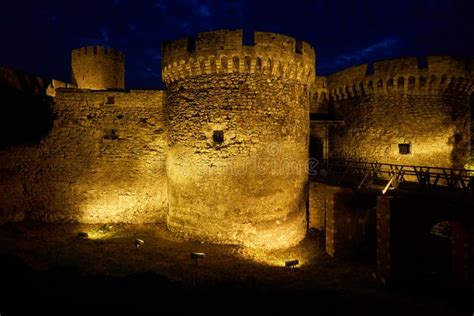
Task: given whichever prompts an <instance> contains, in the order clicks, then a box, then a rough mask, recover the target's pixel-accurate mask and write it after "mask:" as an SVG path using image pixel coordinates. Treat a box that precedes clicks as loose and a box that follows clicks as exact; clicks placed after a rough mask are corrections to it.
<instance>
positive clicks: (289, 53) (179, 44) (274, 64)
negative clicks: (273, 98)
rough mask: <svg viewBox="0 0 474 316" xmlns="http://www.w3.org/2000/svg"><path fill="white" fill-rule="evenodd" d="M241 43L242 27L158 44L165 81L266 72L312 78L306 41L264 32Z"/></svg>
mask: <svg viewBox="0 0 474 316" xmlns="http://www.w3.org/2000/svg"><path fill="white" fill-rule="evenodd" d="M253 42H254V44H253V45H250V46H248V45H244V44H243V34H242V30H221V31H215V32H206V33H199V34H198V36H197V39H196V40H194V39H192V38H190V37H185V38H181V39H179V40H176V41H171V42H164V43H163V44H162V53H163V61H162V74H163V81H164V82H165V83H169V82H173V81H177V80H180V79H183V78H189V77H196V76H201V75H206V74H226V73H251V74H258V73H259V74H266V75H269V76H277V77H283V78H290V79H295V80H300V81H303V82H304V83H311V82H313V81H314V79H315V58H316V57H315V51H314V49H313V48H312V47H311V46H310V45H309V44H308V43H306V42H303V41H297V40H295V39H294V38H292V37H289V36H285V35H280V34H275V33H265V32H255V33H254V41H253Z"/></svg>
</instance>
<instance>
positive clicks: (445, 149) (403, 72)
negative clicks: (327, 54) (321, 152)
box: [327, 56, 473, 168]
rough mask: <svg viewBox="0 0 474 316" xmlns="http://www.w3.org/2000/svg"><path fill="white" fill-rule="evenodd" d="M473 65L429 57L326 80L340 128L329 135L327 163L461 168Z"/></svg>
mask: <svg viewBox="0 0 474 316" xmlns="http://www.w3.org/2000/svg"><path fill="white" fill-rule="evenodd" d="M472 65H473V64H472V60H468V59H462V58H454V57H449V56H429V57H427V58H426V64H423V65H419V63H418V59H417V58H416V57H409V58H400V59H391V60H384V61H379V62H375V63H374V64H373V71H372V73H368V71H367V70H368V65H367V64H364V65H359V66H356V67H352V68H349V69H345V70H342V71H340V72H338V73H335V74H333V75H330V76H329V77H328V79H327V80H328V84H329V92H330V102H331V103H332V106H334V109H335V112H336V114H337V115H338V116H339V118H341V119H343V120H344V121H345V124H344V125H343V126H342V127H337V128H335V129H334V130H332V131H331V133H330V138H331V143H332V150H331V154H332V156H333V157H334V158H345V159H352V160H365V161H370V162H373V161H378V162H382V163H396V164H406V165H423V166H425V165H428V166H437V167H448V168H450V167H454V168H462V167H464V166H465V165H466V163H468V162H469V160H470V138H471V137H470V134H471V133H470V128H471V118H470V107H469V97H470V94H471V93H472V91H473V85H472V69H473V67H472Z"/></svg>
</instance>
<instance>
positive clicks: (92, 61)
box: [71, 46, 125, 90]
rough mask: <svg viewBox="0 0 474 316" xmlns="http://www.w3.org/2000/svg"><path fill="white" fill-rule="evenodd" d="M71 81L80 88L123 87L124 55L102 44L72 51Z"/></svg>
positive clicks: (103, 88) (102, 88)
mask: <svg viewBox="0 0 474 316" xmlns="http://www.w3.org/2000/svg"><path fill="white" fill-rule="evenodd" d="M71 68H72V69H71V70H72V82H73V83H74V84H75V85H77V86H78V87H79V88H82V89H92V90H106V89H124V87H125V56H124V54H123V53H122V52H120V51H118V50H116V49H113V48H107V47H102V46H87V47H82V48H78V49H75V50H73V51H72V54H71Z"/></svg>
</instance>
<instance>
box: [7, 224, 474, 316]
mask: <svg viewBox="0 0 474 316" xmlns="http://www.w3.org/2000/svg"><path fill="white" fill-rule="evenodd" d="M81 231H84V232H87V233H88V234H89V238H88V239H87V240H82V239H79V238H78V237H77V235H78V233H79V232H81ZM136 238H139V239H142V240H144V242H145V243H144V244H143V245H142V246H140V247H139V248H136V247H135V239H136ZM191 252H204V253H205V254H206V256H205V258H204V259H202V260H200V263H199V265H198V266H196V265H195V262H194V260H192V259H191V258H190V253H191ZM292 259H298V260H300V263H301V264H300V265H299V266H298V267H297V268H295V269H288V268H285V267H284V262H285V261H286V260H292ZM370 261H373V260H365V261H364V260H361V259H345V260H337V259H334V258H331V257H329V256H327V255H326V254H325V252H324V242H323V240H322V236H318V235H317V234H314V233H313V234H310V236H308V237H307V238H306V239H305V240H303V241H302V242H301V243H300V244H299V245H298V246H297V247H293V248H290V249H287V250H285V251H273V252H268V253H264V252H262V251H255V250H248V249H243V248H239V247H236V246H222V245H213V244H207V243H200V242H192V241H187V240H184V239H181V238H179V237H177V236H174V235H173V234H171V233H170V232H169V231H168V230H167V229H166V227H165V226H164V225H139V226H137V225H124V224H122V225H121V224H106V225H84V224H60V225H53V224H39V223H20V224H4V225H1V226H0V262H1V269H0V277H1V280H2V284H3V286H2V287H3V289H4V290H6V291H5V293H7V294H5V295H2V296H1V299H0V314H1V315H2V316H4V315H16V314H22V312H25V310H26V309H27V308H30V307H34V308H35V309H36V310H38V311H40V310H41V311H46V312H49V313H54V312H58V313H60V314H63V312H64V311H65V310H64V309H65V308H67V311H68V314H71V313H73V312H77V313H80V314H84V313H86V314H91V313H94V312H98V313H99V314H104V313H105V314H109V313H108V312H113V314H119V313H120V312H124V313H125V314H136V313H145V312H146V313H148V312H151V313H155V314H156V312H160V311H161V312H163V314H164V315H165V314H170V313H185V312H186V313H188V314H189V313H191V314H193V313H198V312H205V313H212V312H215V313H216V314H219V315H226V314H243V313H244V314H246V313H248V312H249V311H253V312H258V313H259V314H288V313H295V312H297V311H301V312H305V313H306V311H312V314H313V313H314V314H317V315H319V314H329V315H333V314H346V313H351V314H353V313H354V312H357V313H359V312H363V313H365V314H367V313H369V314H372V313H376V314H379V315H402V314H403V315H464V314H466V315H471V314H472V313H471V312H470V305H471V299H470V293H467V292H466V291H465V289H464V290H460V289H437V290H433V289H429V288H428V289H427V288H426V287H416V288H414V287H411V286H410V287H402V288H400V287H398V288H387V287H384V286H382V285H380V284H379V283H377V281H376V280H374V279H373V277H372V273H373V272H374V269H375V266H374V264H373V263H371V262H370ZM2 301H3V302H2ZM25 303H27V304H25ZM2 306H3V307H2ZM71 306H72V307H74V308H73V309H71V308H70V307H71Z"/></svg>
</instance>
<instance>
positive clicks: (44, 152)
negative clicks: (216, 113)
mask: <svg viewBox="0 0 474 316" xmlns="http://www.w3.org/2000/svg"><path fill="white" fill-rule="evenodd" d="M164 99H165V93H164V92H163V91H133V90H132V91H130V92H111V91H109V92H93V91H90V90H76V89H58V90H57V95H56V103H55V109H54V111H55V113H56V115H57V117H56V119H55V121H54V126H53V128H52V130H51V132H50V134H49V135H48V136H47V137H46V138H45V139H44V140H43V141H42V143H41V144H40V145H39V146H36V147H31V148H29V149H28V150H26V151H25V149H24V148H13V149H10V151H7V152H3V157H2V166H3V168H4V169H6V170H10V171H12V172H15V173H16V174H18V175H19V177H20V178H21V182H22V184H23V187H24V189H25V195H26V199H27V200H28V204H29V207H30V210H31V213H30V214H29V217H30V218H33V219H39V220H45V221H60V220H71V221H73V220H77V221H81V222H87V223H97V222H133V223H142V222H155V221H158V220H163V217H164V215H165V214H166V210H167V181H166V168H165V155H166V146H167V137H166V131H165V129H166V128H165V120H164V112H163V105H164ZM16 152H18V153H20V155H21V157H22V158H21V159H18V158H15V156H16V154H15V153H16ZM25 156H26V157H25ZM4 193H5V192H2V194H4Z"/></svg>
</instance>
